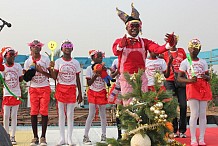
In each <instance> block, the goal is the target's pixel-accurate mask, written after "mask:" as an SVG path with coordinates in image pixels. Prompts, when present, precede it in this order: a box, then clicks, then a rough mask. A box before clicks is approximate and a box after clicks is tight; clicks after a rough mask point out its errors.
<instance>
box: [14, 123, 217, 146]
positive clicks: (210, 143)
mask: <svg viewBox="0 0 218 146" xmlns="http://www.w3.org/2000/svg"><path fill="white" fill-rule="evenodd" d="M84 129H85V128H84V126H75V128H74V130H73V142H74V143H75V146H83V144H82V140H83V135H84ZM38 131H39V136H40V133H41V127H39V128H38ZM46 135H47V143H48V146H55V145H56V144H57V143H58V140H59V129H58V126H49V127H48V130H47V134H46ZM197 135H199V131H198V130H197ZM217 135H218V126H217V125H215V124H208V128H207V130H206V136H205V142H206V143H207V146H218V136H217ZM89 136H90V140H91V141H92V142H93V146H94V145H95V143H96V142H99V141H100V137H101V128H100V127H99V126H94V127H92V128H91V129H90V134H89ZM116 136H117V129H116V127H115V126H108V127H107V137H108V138H112V137H115V138H116ZM32 138H33V135H32V131H31V127H30V126H18V127H17V132H16V141H17V146H29V144H30V141H31V139H32ZM176 140H177V141H179V142H181V143H185V144H186V145H187V146H189V145H190V134H189V129H188V130H187V138H177V139H176Z"/></svg>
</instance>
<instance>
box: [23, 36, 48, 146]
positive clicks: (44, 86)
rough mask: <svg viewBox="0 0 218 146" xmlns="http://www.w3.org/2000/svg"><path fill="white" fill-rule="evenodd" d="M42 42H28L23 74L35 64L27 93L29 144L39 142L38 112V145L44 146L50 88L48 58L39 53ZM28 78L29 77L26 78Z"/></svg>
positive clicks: (45, 143)
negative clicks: (40, 121)
mask: <svg viewBox="0 0 218 146" xmlns="http://www.w3.org/2000/svg"><path fill="white" fill-rule="evenodd" d="M43 45H44V44H42V43H41V42H40V41H38V40H34V41H32V42H31V43H29V44H28V46H29V47H30V51H31V56H30V57H29V58H28V59H27V60H26V61H25V63H24V76H25V74H26V73H29V69H30V67H31V66H32V65H33V64H35V65H34V66H35V70H36V72H35V73H34V76H33V77H32V78H31V79H30V87H29V95H30V105H31V111H30V115H31V124H32V130H33V135H34V138H33V139H32V141H31V143H30V145H31V146H36V145H38V144H39V137H38V126H37V124H38V114H41V116H42V133H41V137H40V145H42V146H46V145H47V142H46V137H45V135H46V131H47V124H48V108H49V102H50V93H51V88H50V85H49V80H48V79H49V77H51V75H50V72H49V63H50V60H49V58H48V57H47V56H44V55H41V53H40V52H41V50H42V47H43ZM28 80H29V79H28Z"/></svg>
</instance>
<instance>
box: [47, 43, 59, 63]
mask: <svg viewBox="0 0 218 146" xmlns="http://www.w3.org/2000/svg"><path fill="white" fill-rule="evenodd" d="M56 47H57V43H56V42H55V41H50V42H49V43H48V48H49V49H50V50H51V61H54V50H55V49H56Z"/></svg>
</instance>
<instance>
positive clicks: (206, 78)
mask: <svg viewBox="0 0 218 146" xmlns="http://www.w3.org/2000/svg"><path fill="white" fill-rule="evenodd" d="M201 77H202V79H204V80H206V81H209V80H210V77H209V76H208V75H205V74H202V75H201Z"/></svg>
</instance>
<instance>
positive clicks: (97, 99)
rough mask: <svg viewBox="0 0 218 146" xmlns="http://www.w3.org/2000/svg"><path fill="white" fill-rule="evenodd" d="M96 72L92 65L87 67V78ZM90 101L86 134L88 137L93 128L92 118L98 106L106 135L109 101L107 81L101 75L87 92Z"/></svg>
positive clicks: (103, 133) (103, 132)
mask: <svg viewBox="0 0 218 146" xmlns="http://www.w3.org/2000/svg"><path fill="white" fill-rule="evenodd" d="M94 74H95V73H94V72H93V70H92V67H91V66H88V67H87V69H86V78H87V79H91V78H92V77H93V76H94ZM87 95H88V102H89V115H88V117H87V120H86V125H85V134H84V135H85V136H87V137H88V133H89V130H90V128H91V124H92V120H93V119H94V116H95V113H96V107H98V108H99V114H100V118H101V127H102V135H106V124H107V119H106V104H107V103H108V101H107V91H106V87H105V82H104V80H103V79H102V78H101V77H97V78H96V80H95V81H94V82H93V84H92V85H91V86H89V90H88V92H87Z"/></svg>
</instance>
